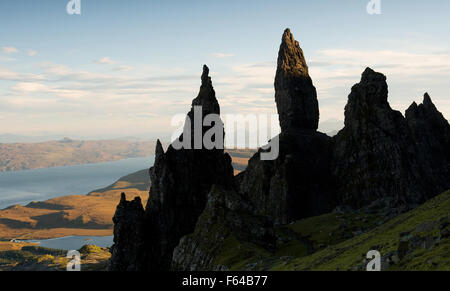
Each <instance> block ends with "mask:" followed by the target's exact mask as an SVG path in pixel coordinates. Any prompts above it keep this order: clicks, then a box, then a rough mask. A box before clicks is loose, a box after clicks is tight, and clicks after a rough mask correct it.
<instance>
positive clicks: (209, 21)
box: [0, 0, 450, 138]
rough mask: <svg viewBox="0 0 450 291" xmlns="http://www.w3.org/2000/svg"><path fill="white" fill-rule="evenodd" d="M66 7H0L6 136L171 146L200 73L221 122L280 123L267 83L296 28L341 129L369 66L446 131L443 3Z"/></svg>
mask: <svg viewBox="0 0 450 291" xmlns="http://www.w3.org/2000/svg"><path fill="white" fill-rule="evenodd" d="M80 1H81V15H69V14H68V13H67V12H66V5H67V3H68V2H69V0H40V1H32V0H2V1H1V2H0V27H1V29H0V134H7V133H8V134H17V135H34V136H38V135H55V136H61V137H63V136H70V137H82V138H110V137H124V136H136V137H140V138H155V137H158V136H164V137H165V136H170V135H171V133H172V132H173V131H174V130H175V129H176V127H173V126H172V125H171V120H172V118H173V116H174V115H176V114H185V113H186V112H187V111H188V110H189V107H190V103H191V101H192V99H193V98H195V97H196V96H197V93H198V89H199V86H200V75H201V72H202V66H203V64H207V65H208V66H209V68H210V72H211V73H210V75H211V77H212V80H213V85H214V87H215V90H216V94H217V98H218V100H219V103H220V105H221V108H222V114H236V113H241V114H244V115H246V114H275V113H276V106H275V101H274V88H273V82H274V76H275V70H276V59H277V54H278V48H279V45H280V42H281V36H282V33H283V31H284V29H285V28H288V27H289V28H290V29H291V32H292V33H293V34H294V37H295V38H296V39H297V40H298V41H299V43H300V46H301V47H302V49H303V51H304V53H305V56H306V59H307V63H308V65H309V68H310V75H311V77H312V79H313V82H314V85H315V86H316V88H317V91H318V98H319V104H320V112H321V117H320V120H321V127H320V129H321V130H323V131H330V130H333V129H337V128H339V127H340V126H341V125H342V120H343V119H344V107H345V104H346V102H347V96H348V94H349V93H350V89H351V87H352V85H354V84H356V83H358V82H359V80H360V76H361V73H362V72H363V71H364V69H365V68H366V67H371V68H373V69H374V70H377V71H379V72H382V73H384V74H385V75H387V78H388V84H389V94H390V95H389V102H390V104H391V106H392V107H393V108H394V109H396V110H399V111H401V112H402V113H403V112H404V111H405V110H406V109H407V107H408V106H409V105H410V104H411V103H412V102H413V101H416V102H421V101H422V96H423V94H424V93H425V92H429V93H430V95H431V97H432V99H433V101H434V103H435V104H436V106H437V107H438V109H439V110H440V111H441V112H442V113H443V114H444V116H445V117H446V118H447V119H449V118H450V92H449V86H448V84H449V77H450V30H449V27H450V20H449V19H450V18H449V17H448V12H449V11H450V1H448V0H434V1H419V0H381V2H380V3H381V14H379V15H370V14H368V13H367V10H366V6H367V4H368V2H369V0H340V1H336V0H315V1H306V0H277V1H275V0H270V1H269V0H245V1H242V0H226V1H225V0H164V1H162V0H161V1H156V0H128V1H125V0H80Z"/></svg>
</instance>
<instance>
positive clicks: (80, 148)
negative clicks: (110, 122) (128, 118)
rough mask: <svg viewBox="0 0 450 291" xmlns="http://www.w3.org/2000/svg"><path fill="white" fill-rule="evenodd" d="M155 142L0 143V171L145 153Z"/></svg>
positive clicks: (65, 141)
mask: <svg viewBox="0 0 450 291" xmlns="http://www.w3.org/2000/svg"><path fill="white" fill-rule="evenodd" d="M155 144H156V143H155V142H153V141H136V140H132V141H131V140H72V139H70V138H64V139H62V140H57V141H46V142H40V143H4V144H1V143H0V172H5V171H20V170H29V169H38V168H49V167H57V166H71V165H80V164H90V163H100V162H108V161H116V160H121V159H126V158H137V157H146V156H150V155H152V154H153V153H154V148H155Z"/></svg>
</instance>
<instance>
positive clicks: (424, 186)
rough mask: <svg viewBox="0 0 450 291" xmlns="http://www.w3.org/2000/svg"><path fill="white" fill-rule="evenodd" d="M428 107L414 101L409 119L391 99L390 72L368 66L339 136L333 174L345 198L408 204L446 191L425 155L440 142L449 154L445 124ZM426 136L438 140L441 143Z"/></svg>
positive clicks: (344, 200)
mask: <svg viewBox="0 0 450 291" xmlns="http://www.w3.org/2000/svg"><path fill="white" fill-rule="evenodd" d="M428 102H431V101H427V102H426V103H428ZM431 107H432V106H431V105H427V109H426V110H428V111H429V112H432V111H433V109H432V108H431ZM424 111H425V106H421V109H418V108H417V109H415V107H414V106H412V107H411V108H410V109H409V110H408V112H407V115H408V116H409V118H406V119H405V118H404V117H403V115H402V114H401V113H400V112H398V111H395V110H393V109H392V108H391V107H390V105H389V103H388V85H387V83H386V77H385V76H384V75H383V74H381V73H377V72H375V71H373V70H372V69H370V68H367V69H366V70H365V71H364V73H363V74H362V78H361V82H360V83H358V84H356V85H355V86H353V88H352V91H351V93H350V95H349V98H348V104H347V106H346V107H345V127H344V129H343V130H341V131H340V132H339V133H338V135H337V136H335V138H334V146H333V175H334V176H335V177H336V179H335V180H336V181H337V195H338V197H339V202H340V203H342V204H348V205H350V206H352V207H354V208H360V207H362V206H365V205H368V204H370V203H372V202H374V201H377V200H380V199H381V200H383V202H384V204H385V205H386V206H387V207H391V208H392V207H403V208H404V210H406V209H409V208H412V207H414V206H415V205H417V204H419V203H422V202H424V201H425V200H426V199H427V198H430V197H432V196H434V195H437V194H439V193H440V192H441V191H436V187H435V185H432V184H433V183H432V181H434V179H432V178H431V175H432V172H433V171H435V169H436V167H435V166H436V164H435V163H434V162H432V161H430V164H428V165H424V164H423V161H424V160H428V157H429V156H430V155H433V153H432V152H434V151H435V150H436V149H437V148H439V150H437V151H438V152H440V153H438V155H439V156H441V155H444V152H445V151H446V149H445V148H443V145H444V144H445V143H444V142H442V141H441V140H440V139H441V137H440V136H441V135H442V134H443V132H445V124H444V122H443V120H442V119H443V118H442V119H440V118H439V116H438V115H437V114H435V113H433V114H435V115H433V116H434V117H430V120H428V119H427V118H426V117H424V115H426V116H431V115H428V113H424ZM433 112H434V111H433ZM431 120H433V121H431ZM435 123H436V125H435ZM432 124H433V125H432ZM428 127H433V128H436V131H434V132H432V133H431V132H430V134H432V135H434V134H436V135H437V136H436V138H437V140H436V142H434V141H433V139H430V138H429V137H428V136H426V135H423V132H421V131H424V130H428V129H429V128H428ZM447 129H448V123H447ZM411 130H412V132H413V133H411ZM414 132H415V133H414ZM438 136H439V137H438ZM417 142H419V143H417ZM421 142H422V143H424V144H427V143H428V142H432V143H433V144H434V145H435V147H436V149H433V148H431V147H430V146H424V145H420V143H421ZM447 151H448V150H447ZM444 163H446V166H447V167H448V162H445V161H444ZM442 167H443V166H442V165H441V166H440V167H438V168H442ZM432 169H433V170H432ZM436 170H437V171H439V172H440V171H441V170H439V169H436ZM430 171H431V172H430ZM446 177H447V183H448V175H447V176H446ZM442 183H443V182H442V181H441V186H444V185H442Z"/></svg>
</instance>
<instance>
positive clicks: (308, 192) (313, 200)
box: [239, 29, 335, 224]
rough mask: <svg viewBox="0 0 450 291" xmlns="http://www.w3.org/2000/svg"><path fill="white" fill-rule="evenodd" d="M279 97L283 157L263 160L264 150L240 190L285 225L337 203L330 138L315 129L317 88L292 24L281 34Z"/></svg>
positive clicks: (259, 209)
mask: <svg viewBox="0 0 450 291" xmlns="http://www.w3.org/2000/svg"><path fill="white" fill-rule="evenodd" d="M275 100H276V103H277V108H278V114H279V119H280V126H281V134H280V136H279V137H278V138H279V147H280V151H279V156H278V158H277V159H276V160H274V161H263V160H261V152H262V150H260V152H258V153H257V154H256V155H255V156H254V157H253V158H252V159H251V160H250V162H249V165H248V167H247V170H246V171H245V172H244V173H242V174H241V175H240V177H239V179H240V181H241V183H240V190H241V192H242V193H244V195H245V196H246V197H247V198H248V199H249V200H250V201H252V203H253V204H254V205H255V207H256V209H257V213H259V214H264V215H269V216H271V217H273V219H274V221H275V223H277V224H286V223H289V222H291V221H294V220H297V219H300V218H303V217H309V216H314V215H319V214H322V213H325V212H327V211H330V210H331V209H332V208H333V206H335V203H334V195H333V181H332V177H331V172H330V164H329V163H330V161H331V155H330V154H331V138H330V137H328V136H327V135H325V134H322V133H319V132H316V130H317V126H318V122H319V109H318V100H317V94H316V89H315V87H314V86H313V84H312V80H311V78H310V76H309V73H308V66H307V64H306V61H305V58H304V56H303V52H302V49H301V48H300V46H299V43H298V42H297V41H296V40H295V39H294V37H293V36H292V34H291V32H290V31H289V29H287V30H286V31H285V32H284V34H283V38H282V43H281V46H280V51H279V54H278V67H277V73H276V77H275Z"/></svg>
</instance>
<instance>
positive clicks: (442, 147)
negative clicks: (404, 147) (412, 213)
mask: <svg viewBox="0 0 450 291" xmlns="http://www.w3.org/2000/svg"><path fill="white" fill-rule="evenodd" d="M405 116H406V122H407V123H408V126H409V129H410V131H411V134H412V137H413V140H414V143H415V145H416V153H417V158H418V159H419V160H420V164H421V166H422V168H423V171H424V172H425V175H424V176H423V177H422V179H424V178H427V181H426V183H427V185H428V193H427V197H431V196H434V195H435V194H436V193H441V192H443V191H445V190H447V189H449V188H450V178H449V177H450V126H449V123H448V121H447V120H446V119H445V118H444V116H443V115H442V113H440V112H439V111H438V110H437V108H436V106H435V105H434V104H433V102H432V101H431V98H430V95H428V93H425V95H424V99H423V103H422V104H420V105H417V104H416V103H415V102H414V103H413V104H412V105H411V106H410V107H409V108H408V110H406V113H405Z"/></svg>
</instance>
